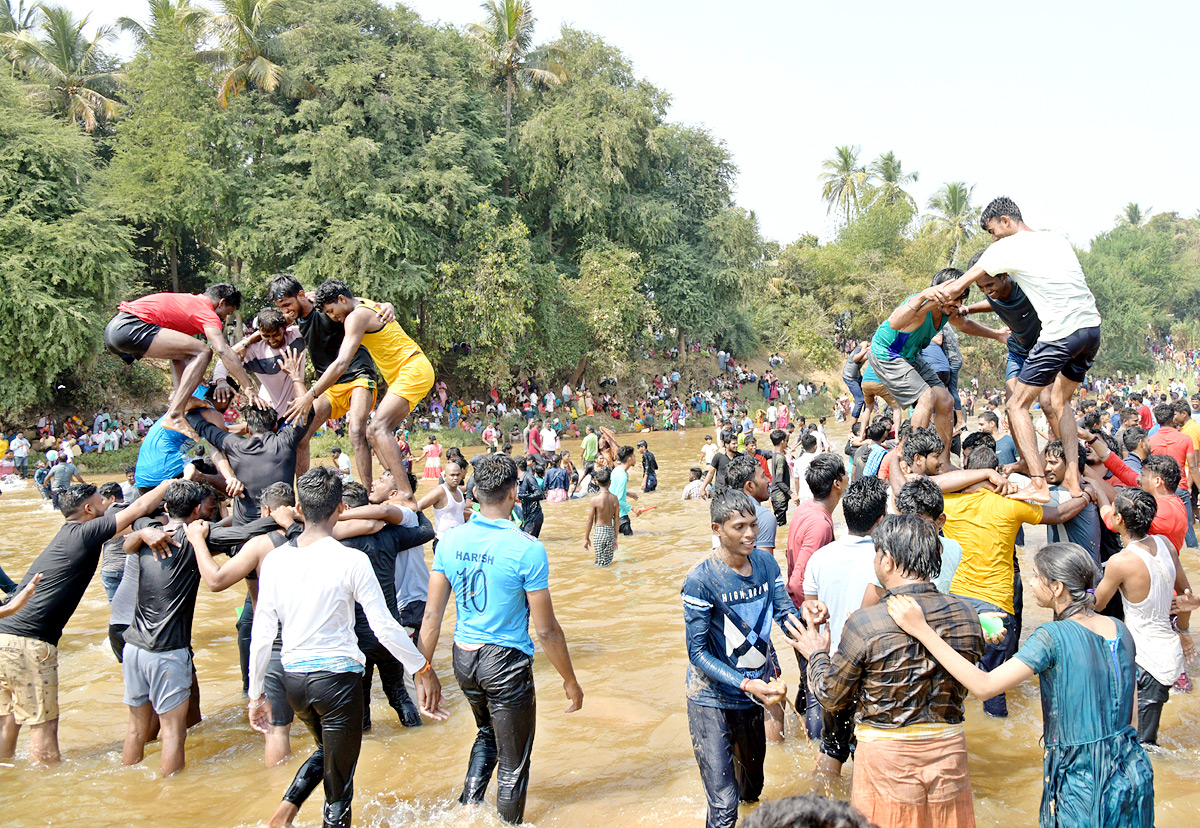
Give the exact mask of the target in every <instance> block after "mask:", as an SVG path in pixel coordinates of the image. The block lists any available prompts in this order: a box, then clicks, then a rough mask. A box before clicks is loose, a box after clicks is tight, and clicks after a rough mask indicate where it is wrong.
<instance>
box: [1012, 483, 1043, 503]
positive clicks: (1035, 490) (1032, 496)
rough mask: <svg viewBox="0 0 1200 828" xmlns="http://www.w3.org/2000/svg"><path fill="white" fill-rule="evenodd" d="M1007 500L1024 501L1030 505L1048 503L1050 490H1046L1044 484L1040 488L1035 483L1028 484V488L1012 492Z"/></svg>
mask: <svg viewBox="0 0 1200 828" xmlns="http://www.w3.org/2000/svg"><path fill="white" fill-rule="evenodd" d="M1008 499H1009V500H1026V501H1028V502H1030V503H1049V502H1050V490H1049V489H1048V488H1046V484H1045V483H1043V484H1042V485H1041V486H1039V485H1037V484H1036V483H1033V482H1030V484H1029V485H1028V486H1026V487H1025V488H1023V489H1021V490H1020V491H1018V492H1013V493H1012V494H1010V495H1008Z"/></svg>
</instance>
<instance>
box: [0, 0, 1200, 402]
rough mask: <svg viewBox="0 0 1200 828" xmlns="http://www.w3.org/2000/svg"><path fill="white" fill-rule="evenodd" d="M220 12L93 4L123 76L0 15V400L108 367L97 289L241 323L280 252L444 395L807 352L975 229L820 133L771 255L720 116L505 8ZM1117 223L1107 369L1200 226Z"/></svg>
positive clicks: (800, 356) (901, 289)
mask: <svg viewBox="0 0 1200 828" xmlns="http://www.w3.org/2000/svg"><path fill="white" fill-rule="evenodd" d="M217 5H218V6H219V10H218V11H214V12H210V11H207V10H204V9H200V8H197V7H193V6H192V5H191V4H190V3H189V2H188V0H153V2H151V3H150V6H149V10H148V17H147V18H146V19H145V20H143V21H140V22H139V21H132V20H122V21H121V22H120V25H121V26H122V28H125V29H126V30H128V31H131V32H132V33H133V34H134V35H135V37H136V39H137V42H138V44H139V46H138V52H137V54H136V56H135V57H134V58H133V59H132V60H131V61H130V62H129V63H128V65H125V66H118V65H116V63H115V62H114V61H113V59H112V58H111V57H110V56H108V55H106V54H105V51H104V44H105V42H106V41H107V33H106V32H104V31H101V32H99V33H97V34H96V36H95V37H94V38H93V39H92V40H90V41H88V40H85V39H84V38H83V36H82V30H83V27H82V25H81V21H79V20H75V19H73V18H71V17H70V15H69V13H67V12H65V11H63V10H62V9H49V8H48V9H46V10H44V11H39V12H37V13H35V14H33V15H32V16H29V15H26V16H24V17H22V18H21V19H19V20H18V19H16V18H14V19H13V20H11V21H8V22H7V23H6V26H0V53H3V55H4V57H5V58H6V62H7V63H8V65H9V66H10V67H11V68H12V71H11V72H9V73H6V74H11V75H12V80H11V81H10V80H8V79H5V80H2V81H0V277H2V278H3V279H4V280H5V287H6V290H5V291H4V295H3V297H2V298H0V303H2V307H0V352H2V353H4V354H5V363H6V364H5V370H3V371H0V410H7V411H16V410H22V409H26V408H28V407H29V406H32V405H36V404H40V403H43V402H46V401H49V400H51V399H52V398H53V397H54V394H55V389H56V388H57V386H59V385H60V384H65V385H67V386H68V387H69V389H70V388H74V387H76V386H78V385H79V384H80V383H79V378H80V376H81V375H83V374H86V373H87V371H88V366H89V364H94V363H93V360H95V359H101V360H106V361H111V360H112V358H111V357H108V356H99V354H100V352H101V343H100V339H101V331H102V327H103V324H104V322H105V321H106V320H107V319H108V317H109V315H110V314H111V313H112V311H113V310H114V308H115V305H116V302H117V301H119V300H120V299H121V298H124V297H128V296H133V295H137V294H140V293H142V292H146V291H151V290H192V291H194V290H200V289H202V287H203V286H204V285H205V284H206V283H210V282H213V281H217V280H223V281H233V282H235V283H237V284H238V285H239V286H240V287H241V288H242V289H243V292H244V293H245V294H246V295H247V296H248V297H249V299H250V301H249V303H248V306H247V308H246V309H245V310H246V312H247V313H253V312H254V311H255V310H257V307H258V303H259V302H261V301H262V295H263V293H264V289H265V286H266V284H267V282H268V281H269V279H270V277H271V276H272V275H273V274H275V273H278V272H281V271H290V272H293V273H295V274H296V275H297V276H298V277H299V278H300V279H301V281H302V282H303V283H304V284H306V286H309V287H315V286H316V284H317V283H319V282H320V281H322V280H323V279H325V278H329V277H334V276H336V277H339V278H342V279H345V280H346V281H347V282H349V283H350V285H351V286H352V287H353V288H354V289H355V290H357V291H359V292H361V293H362V294H363V295H366V296H369V297H371V298H374V299H378V300H388V301H391V302H393V303H394V304H395V305H396V306H397V308H398V309H399V314H400V317H401V321H402V323H403V324H404V325H405V327H406V328H407V329H409V331H410V332H411V333H412V334H413V335H414V336H415V338H416V339H417V340H418V341H420V343H421V344H422V346H423V347H424V348H425V349H426V351H427V352H428V353H429V355H430V356H431V358H432V359H433V360H434V362H435V365H436V366H437V367H438V369H439V371H440V372H441V373H442V375H443V376H446V377H448V378H450V379H451V380H452V381H453V382H454V383H455V384H457V385H460V386H466V385H472V386H474V385H483V384H490V383H504V382H507V381H510V380H511V379H513V378H514V377H516V376H518V375H520V374H521V373H526V374H533V375H536V376H539V377H542V378H545V379H554V380H562V379H564V378H567V379H570V380H571V381H572V382H577V381H578V378H579V377H580V376H581V375H582V374H583V373H584V372H585V371H590V372H591V374H590V375H592V376H594V375H595V374H597V373H603V374H609V375H613V374H615V375H618V376H622V375H625V374H627V373H628V372H629V370H630V369H631V367H632V366H633V364H634V362H633V358H634V357H635V355H636V353H637V348H638V341H639V339H641V334H642V333H643V332H648V331H652V330H653V331H659V332H663V333H664V334H665V335H666V341H667V342H671V343H677V344H684V343H686V342H700V343H704V344H709V343H712V344H718V345H723V346H725V347H727V348H731V349H732V350H733V351H734V352H735V353H738V354H740V355H748V354H749V353H751V352H754V351H757V350H759V349H763V348H766V349H770V350H785V351H788V352H789V353H790V355H791V357H792V360H793V364H796V365H797V366H807V367H814V368H816V367H834V366H835V365H836V363H837V362H838V359H839V357H838V354H837V350H836V349H837V346H838V344H839V343H840V342H842V341H844V340H845V339H846V338H849V337H863V336H868V335H869V334H870V333H871V331H872V330H873V329H874V326H875V325H876V324H877V323H878V321H879V319H880V318H881V317H882V316H884V315H886V314H887V312H888V311H889V310H890V309H891V308H892V307H893V306H894V305H895V303H896V302H898V301H899V300H900V299H902V298H903V297H904V295H905V294H906V293H907V292H910V291H913V290H916V289H919V288H920V287H921V286H923V285H924V284H927V282H928V278H929V276H930V274H932V273H933V272H934V271H936V270H937V269H938V268H939V267H942V266H945V265H946V263H947V262H954V263H955V264H957V265H959V266H961V265H962V264H963V263H964V262H965V260H966V259H967V258H968V257H969V256H970V255H971V253H973V252H975V251H976V250H978V249H979V248H980V247H981V246H982V245H983V244H984V240H983V239H981V238H980V234H979V232H978V227H977V216H978V205H974V206H973V205H972V204H971V199H972V188H970V187H969V186H968V185H966V184H964V183H962V182H951V183H949V184H946V185H945V186H944V187H942V188H941V189H940V190H939V191H938V192H937V194H936V195H935V196H934V198H933V199H931V200H930V202H929V204H928V205H927V207H928V214H927V215H924V216H922V215H921V214H920V210H919V205H917V204H916V203H915V201H914V200H913V199H912V197H911V196H909V195H908V193H907V192H905V189H904V188H905V187H907V186H909V185H910V184H911V182H913V181H915V180H916V177H917V173H916V172H914V171H906V170H904V169H903V166H902V164H901V162H900V160H899V159H898V158H896V157H895V155H894V154H893V153H890V152H887V153H882V154H880V156H879V157H878V158H877V159H876V160H874V161H872V162H871V163H869V164H866V163H861V162H860V160H859V148H857V147H851V146H844V147H838V148H837V150H836V152H835V155H834V157H833V158H831V160H830V161H828V162H826V164H825V166H824V173H823V174H822V176H821V178H820V181H819V182H814V183H815V184H818V185H819V186H814V191H813V196H814V197H815V196H816V195H817V194H818V192H821V193H823V195H824V197H825V198H826V199H827V200H828V202H829V206H830V210H831V212H832V213H833V214H835V215H838V216H840V217H841V229H840V231H839V233H838V235H837V237H836V238H835V239H833V240H832V241H830V242H829V243H826V244H824V245H822V244H820V243H819V241H818V240H817V239H816V238H815V237H813V236H802V237H801V238H800V239H798V240H797V241H795V242H793V243H792V244H790V245H788V246H786V247H784V248H782V249H780V248H779V246H778V245H776V244H774V243H772V242H769V241H767V240H765V239H764V238H763V237H762V235H761V233H760V231H759V228H758V224H757V220H756V218H755V215H754V214H753V213H752V212H749V211H747V210H745V209H743V208H742V207H739V206H737V205H736V204H735V203H734V200H733V195H732V193H733V186H734V183H735V178H736V169H735V167H734V165H733V162H732V159H731V157H730V154H729V152H728V150H727V149H726V147H725V146H724V144H723V143H722V142H721V141H720V140H719V139H718V138H716V137H714V136H713V135H711V134H709V133H708V132H707V131H705V130H704V129H703V128H699V127H694V126H684V125H681V124H676V123H672V122H671V121H669V120H668V119H667V117H666V112H667V109H668V104H669V97H668V95H667V93H666V92H664V91H663V90H660V89H658V88H656V87H654V86H653V85H651V84H650V83H648V82H647V81H646V80H644V79H642V78H639V77H638V76H637V75H636V74H635V72H634V70H633V67H632V65H631V63H630V61H629V60H628V58H626V57H625V56H624V55H623V54H622V53H621V52H620V51H619V50H618V49H617V48H615V47H614V46H613V45H611V44H608V43H606V42H604V41H603V40H601V39H600V38H598V37H596V36H595V35H592V34H590V33H587V32H583V31H577V30H574V29H571V28H564V29H563V30H562V31H561V32H560V33H559V35H558V36H557V37H556V38H554V39H553V40H552V41H550V42H547V43H544V44H541V45H540V46H538V45H535V44H534V43H533V42H532V39H531V38H532V24H533V20H532V9H531V7H530V4H529V3H528V2H527V0H495V2H491V3H489V4H487V8H486V9H485V10H484V11H483V12H481V18H484V19H481V22H480V25H477V26H473V27H470V28H469V29H468V30H466V31H459V30H456V29H453V28H448V27H437V26H431V25H428V24H426V23H424V22H422V21H421V20H420V19H419V18H418V17H417V16H416V15H415V14H414V13H412V12H411V11H409V10H408V9H406V8H405V7H403V6H398V7H395V8H389V7H387V6H385V5H384V4H382V3H381V2H379V1H378V0H223V2H221V3H219V4H217ZM6 27H7V31H4V29H5V28H6ZM59 64H61V65H59ZM64 89H65V90H66V91H64ZM1130 206H1131V207H1134V208H1136V205H1130ZM1130 216H1132V218H1130ZM1144 219H1145V217H1144V215H1143V214H1142V213H1141V212H1140V211H1139V210H1135V211H1133V212H1132V213H1130V212H1129V211H1128V209H1127V211H1126V215H1125V216H1123V217H1122V219H1121V221H1122V226H1120V227H1118V228H1117V229H1115V230H1113V231H1112V232H1110V233H1108V234H1105V235H1103V236H1101V237H1099V238H1098V239H1097V240H1096V242H1095V244H1094V245H1093V249H1092V251H1091V252H1090V253H1087V254H1085V257H1084V264H1085V269H1086V270H1087V272H1088V274H1089V276H1090V277H1091V279H1092V282H1093V285H1094V286H1095V288H1096V293H1097V296H1098V298H1099V300H1100V302H1101V310H1102V312H1103V313H1104V315H1105V318H1106V322H1105V325H1106V339H1107V343H1108V344H1107V345H1106V348H1105V350H1104V352H1103V356H1102V361H1103V364H1104V365H1105V366H1114V367H1115V366H1120V367H1125V368H1134V367H1136V366H1138V365H1140V364H1141V363H1140V360H1141V356H1140V355H1141V344H1142V340H1144V336H1145V334H1146V332H1147V331H1148V328H1149V326H1150V325H1154V326H1156V327H1159V328H1163V327H1164V326H1165V327H1166V328H1169V327H1170V325H1171V324H1172V321H1173V320H1174V321H1179V322H1183V321H1186V320H1190V319H1194V318H1195V311H1196V310H1197V304H1200V297H1198V292H1200V287H1197V280H1196V279H1195V276H1194V274H1195V265H1196V254H1197V251H1198V250H1200V248H1198V246H1197V238H1198V235H1200V226H1198V225H1197V223H1196V221H1194V220H1188V219H1180V218H1177V217H1174V216H1156V217H1154V218H1153V219H1151V220H1150V221H1149V222H1145V221H1144ZM1164 320H1165V321H1164ZM970 358H971V356H970V352H968V359H970ZM992 362H993V363H994V362H995V360H992ZM111 367H116V368H119V367H120V366H118V365H116V364H115V363H114V365H113V366H110V368H111ZM968 370H971V366H970V363H969V366H968ZM980 371H981V372H983V373H982V374H981V375H983V376H988V374H987V368H986V366H982V364H981V367H980ZM101 373H102V374H103V375H105V376H108V375H109V374H110V373H115V375H116V376H121V375H122V374H121V371H120V370H117V371H110V370H109V369H108V368H106V369H105V370H103V371H102V372H101ZM126 373H128V372H126ZM139 381H144V377H141V378H140V380H139ZM69 389H68V390H69Z"/></svg>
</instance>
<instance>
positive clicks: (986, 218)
mask: <svg viewBox="0 0 1200 828" xmlns="http://www.w3.org/2000/svg"><path fill="white" fill-rule="evenodd" d="M979 223H980V224H981V225H982V226H983V229H985V230H987V231H988V232H989V233H991V235H992V238H993V239H994V240H995V241H993V242H992V245H991V246H990V247H988V248H987V250H985V251H984V253H983V256H982V257H980V259H979V262H978V263H977V264H976V265H975V266H974V267H971V268H969V269H968V270H967V272H966V273H964V274H963V275H962V276H960V277H958V278H957V279H956V280H954V281H953V282H948V283H945V284H942V285H939V286H938V287H937V288H936V290H937V299H938V301H941V302H946V301H951V300H953V299H954V298H956V297H959V296H961V295H962V294H963V293H964V291H966V289H967V288H968V287H970V286H971V285H972V284H973V283H974V282H976V281H978V280H979V279H981V278H982V277H983V276H984V275H985V274H986V275H995V274H999V273H1007V274H1008V275H1009V276H1010V277H1011V278H1012V280H1013V281H1014V282H1016V283H1017V285H1018V286H1020V288H1021V290H1022V291H1024V292H1025V295H1026V296H1028V297H1029V302H1030V304H1031V305H1033V308H1034V310H1035V311H1037V315H1038V319H1039V320H1040V321H1041V326H1042V330H1041V333H1040V334H1039V335H1038V339H1037V344H1035V345H1034V346H1033V348H1032V349H1030V351H1029V356H1028V357H1027V358H1026V359H1025V362H1024V364H1023V365H1022V366H1021V369H1020V372H1019V373H1018V375H1017V383H1016V388H1015V390H1014V391H1013V393H1012V397H1011V399H1010V400H1009V404H1008V405H1006V410H1007V411H1008V417H1009V422H1010V423H1011V424H1012V430H1013V438H1014V439H1015V440H1016V441H1017V449H1018V451H1020V453H1021V457H1023V458H1025V459H1026V462H1027V463H1028V464H1029V477H1030V478H1031V479H1030V482H1029V485H1028V486H1026V487H1025V488H1023V489H1021V490H1020V491H1019V492H1016V493H1015V494H1013V495H1010V497H1013V498H1016V499H1018V500H1028V501H1030V502H1033V503H1049V502H1050V487H1049V485H1048V484H1047V483H1046V473H1045V469H1044V468H1043V466H1042V462H1041V458H1040V457H1039V456H1038V446H1037V433H1036V432H1035V431H1034V429H1033V418H1032V416H1031V415H1030V412H1029V408H1030V406H1031V405H1032V404H1033V401H1034V400H1036V399H1038V397H1039V396H1040V395H1041V393H1042V391H1043V390H1044V389H1046V388H1050V391H1051V393H1050V407H1049V408H1048V409H1046V415H1047V420H1048V421H1050V422H1051V423H1053V424H1054V425H1055V426H1056V427H1055V431H1056V433H1057V436H1058V438H1059V439H1060V440H1062V443H1063V451H1064V453H1065V455H1066V456H1065V459H1066V463H1067V476H1066V479H1065V480H1064V481H1063V485H1064V486H1065V487H1066V489H1067V491H1068V492H1070V494H1071V496H1072V497H1078V496H1079V495H1080V494H1081V493H1082V491H1083V489H1082V488H1081V485H1080V476H1079V468H1078V456H1079V439H1078V433H1077V430H1076V423H1075V412H1074V411H1073V410H1072V408H1071V397H1072V395H1074V393H1075V389H1076V388H1078V387H1079V384H1080V383H1081V382H1082V381H1083V379H1084V377H1085V376H1086V375H1087V372H1088V370H1089V369H1090V368H1091V367H1092V363H1093V362H1094V361H1095V359H1096V353H1097V352H1098V351H1099V349H1100V313H1099V311H1097V310H1096V299H1095V297H1094V296H1092V292H1091V290H1089V289H1088V286H1087V280H1086V279H1085V278H1084V275H1083V269H1082V267H1081V266H1080V264H1079V257H1078V256H1077V255H1076V254H1075V250H1074V248H1072V247H1071V243H1070V242H1069V241H1067V240H1066V239H1065V238H1063V237H1062V236H1059V235H1057V234H1055V233H1049V232H1038V231H1035V230H1034V229H1033V228H1032V227H1030V226H1029V225H1027V224H1026V223H1025V220H1024V219H1023V218H1022V217H1021V211H1020V209H1019V208H1018V207H1017V205H1016V204H1014V203H1013V201H1012V199H1010V198H1006V197H1003V196H1002V197H1000V198H997V199H994V200H993V201H992V202H991V203H990V204H988V206H987V207H986V208H985V209H984V211H983V215H982V216H981V218H980V220H979ZM1043 407H1044V406H1043Z"/></svg>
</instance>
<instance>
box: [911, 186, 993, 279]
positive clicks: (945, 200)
mask: <svg viewBox="0 0 1200 828" xmlns="http://www.w3.org/2000/svg"><path fill="white" fill-rule="evenodd" d="M974 192H975V187H974V185H972V186H970V187H968V186H967V185H966V183H965V182H963V181H949V182H947V183H945V184H943V185H942V186H941V187H940V188H939V189H938V191H937V192H936V193H934V194H933V195H932V196H930V197H929V209H930V210H931V211H932V212H931V213H930V214H929V215H927V216H926V217H925V227H924V228H923V229H924V231H925V232H928V233H933V234H934V235H936V236H938V237H940V238H941V239H942V242H943V244H944V245H945V247H946V249H947V251H948V252H947V254H946V263H947V265H949V264H952V263H953V262H954V257H955V256H957V255H958V251H959V248H961V247H962V246H963V243H964V242H966V241H967V240H968V239H970V238H971V237H972V236H974V235H975V232H976V230H977V228H978V227H979V208H978V207H972V206H971V196H972V194H974Z"/></svg>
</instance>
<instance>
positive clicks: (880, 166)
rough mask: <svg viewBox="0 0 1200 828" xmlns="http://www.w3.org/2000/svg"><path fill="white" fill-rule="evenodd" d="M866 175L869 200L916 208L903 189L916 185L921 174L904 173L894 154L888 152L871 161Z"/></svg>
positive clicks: (911, 198) (910, 197) (902, 166)
mask: <svg viewBox="0 0 1200 828" xmlns="http://www.w3.org/2000/svg"><path fill="white" fill-rule="evenodd" d="M867 175H868V178H869V184H870V190H869V193H868V198H869V200H871V201H874V200H876V199H882V200H883V201H884V202H886V203H888V204H895V203H896V202H897V201H903V202H905V203H907V204H909V205H911V206H913V207H914V208H915V207H916V204H917V203H916V201H914V200H913V197H912V196H911V195H909V193H908V191H907V190H905V189H904V188H905V187H908V186H911V185H913V184H916V183H917V181H918V180H919V179H920V177H921V174H920V173H918V172H916V171H914V172H910V173H906V172H905V171H904V165H903V164H901V163H900V159H899V158H897V157H896V153H894V152H892V151H891V150H888V151H887V152H885V153H883V154H882V155H880V156H879V157H878V158H876V159H875V160H874V161H872V162H871V163H870V165H869V166H868V167H867Z"/></svg>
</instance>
